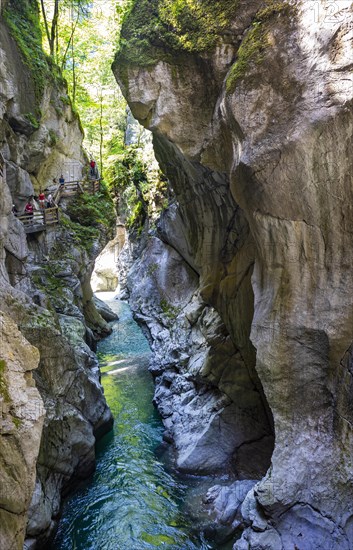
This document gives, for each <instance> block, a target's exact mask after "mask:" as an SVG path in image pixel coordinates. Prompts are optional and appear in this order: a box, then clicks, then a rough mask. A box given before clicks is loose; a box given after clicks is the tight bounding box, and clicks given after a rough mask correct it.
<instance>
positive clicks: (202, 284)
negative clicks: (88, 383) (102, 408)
mask: <svg viewBox="0 0 353 550" xmlns="http://www.w3.org/2000/svg"><path fill="white" fill-rule="evenodd" d="M172 4H173V3H167V2H163V0H160V1H158V2H157V1H154V2H151V3H146V2H144V1H143V0H140V1H137V2H136V3H135V7H134V8H133V9H132V10H131V12H130V14H129V16H128V18H127V19H126V21H125V24H124V27H123V31H122V41H121V49H120V52H119V54H118V56H117V58H116V61H115V64H114V71H115V74H116V76H117V80H118V82H119V83H120V85H121V87H122V90H123V92H124V94H125V96H126V98H127V100H128V103H129V105H130V107H131V110H132V112H133V114H134V116H136V117H137V118H138V119H139V120H140V122H141V123H142V124H144V125H145V126H146V127H148V128H150V129H151V130H152V132H153V134H154V145H155V151H156V155H157V158H158V160H159V162H160V164H161V166H162V168H163V170H164V171H165V173H166V174H167V176H168V178H169V180H170V182H171V184H172V186H173V190H174V192H175V195H176V198H177V204H176V205H175V207H173V208H172V209H170V210H169V211H167V212H166V213H165V215H164V217H163V218H162V222H161V230H160V236H161V238H162V239H163V241H165V242H166V243H168V245H169V246H172V247H173V248H174V249H175V250H176V251H177V252H178V254H179V255H180V256H181V258H182V259H183V260H184V261H185V262H186V263H187V264H188V265H189V266H190V267H191V268H192V269H193V270H194V271H195V272H196V274H197V276H198V277H199V281H198V286H199V289H198V294H199V295H200V296H201V299H202V301H203V302H204V303H205V304H206V305H207V307H211V308H214V310H215V311H217V313H218V315H219V316H220V318H221V320H222V322H223V323H224V326H225V328H226V330H227V332H228V334H229V336H230V339H231V341H232V345H233V346H234V348H235V352H236V354H237V355H238V357H239V361H238V362H237V363H236V364H234V365H232V367H231V368H230V371H231V374H230V378H231V379H233V380H234V378H236V377H239V379H240V380H241V384H240V387H239V394H237V395H233V396H231V399H232V400H234V401H233V405H232V407H233V411H234V412H233V415H235V417H236V415H237V412H236V411H240V410H241V399H242V397H243V398H244V399H247V398H248V396H249V392H250V394H251V393H252V394H254V395H255V393H256V394H257V397H256V403H257V405H256V407H255V406H252V407H250V409H249V410H248V413H249V414H248V417H247V418H246V419H245V421H244V415H241V414H239V419H238V420H237V426H238V429H241V430H244V440H243V444H244V445H246V444H247V442H248V441H252V440H254V439H255V433H254V430H255V427H256V425H257V423H258V422H259V421H260V422H263V423H264V422H265V421H267V427H268V429H270V428H271V419H270V417H269V415H268V408H267V407H268V406H269V409H270V410H271V413H272V415H273V421H274V431H275V448H274V451H273V455H272V461H271V466H270V468H269V469H268V472H267V474H266V476H265V477H264V478H263V479H262V480H261V481H260V482H259V483H258V484H257V485H256V486H255V487H254V489H253V490H252V491H250V493H249V494H248V496H247V498H246V500H245V502H244V504H243V507H242V514H243V518H244V522H245V525H246V526H247V529H246V530H245V532H244V533H243V536H242V538H241V540H240V541H238V542H237V543H236V544H235V548H237V549H243V548H244V549H245V548H258V549H260V548H261V549H269V548H271V550H274V549H277V548H278V549H281V548H283V549H285V550H286V549H287V548H290V547H296V548H305V549H309V548H310V549H315V548H317V549H319V548H320V549H323V548H324V549H337V550H338V549H341V548H346V549H348V548H351V547H352V545H353V530H352V525H353V509H352V496H353V489H352V463H351V456H352V450H353V449H352V437H353V434H352V420H353V418H352V412H353V411H352V397H353V396H352V360H353V359H352V355H353V354H352V347H353V346H352V326H353V323H352V312H353V299H352V295H353V293H352V290H353V275H352V261H353V247H352V230H351V227H352V225H353V211H352V207H351V204H352V199H353V197H352V189H353V187H352V173H353V172H352V156H351V154H350V151H351V149H352V141H353V139H352V136H353V116H352V96H353V84H352V73H351V67H352V65H351V63H352V7H351V2H348V1H342V2H336V3H332V4H330V6H328V4H327V3H326V2H324V1H319V2H316V3H315V6H312V5H311V3H310V2H305V1H298V2H272V1H270V0H268V1H261V0H258V1H254V2H251V3H249V2H245V1H239V2H237V3H236V5H234V3H232V4H233V10H232V11H231V12H230V11H229V10H228V8H229V2H218V3H217V6H213V7H212V6H210V5H209V4H208V3H204V4H203V3H199V4H197V7H193V5H191V4H190V5H189V4H188V7H187V11H186V12H185V13H187V15H185V13H184V18H183V16H182V15H180V12H178V11H177V10H175V11H174V12H173V9H172V7H171V6H172ZM195 6H196V5H195ZM146 10H147V11H148V10H150V19H148V18H147V17H146V13H147V12H146ZM168 10H169V11H168ZM193 10H196V11H194V12H193ZM197 10H199V11H197ZM212 10H213V11H214V10H220V11H221V12H222V13H223V15H224V18H223V19H217V17H218V16H219V15H220V12H219V11H216V16H217V17H215V14H214V13H213V11H212ZM222 10H223V11H222ZM178 13H179V15H178ZM217 14H218V15H217ZM149 21H150V22H151V23H150V24H149ZM210 21H211V23H210ZM203 22H206V23H203ZM207 22H208V23H207ZM138 24H140V25H141V26H142V27H143V29H144V31H145V36H147V38H148V40H142V39H141V36H142V34H143V33H140V34H139V33H138V32H137V31H136V29H137V27H138ZM203 24H206V25H207V24H209V25H210V26H211V27H212V32H211V33H210V36H209V38H210V40H209V42H208V43H205V41H203V40H202V36H203V35H202V32H201V31H202V25H203ZM217 24H218V27H217ZM195 29H196V30H195ZM197 31H199V33H198V34H197ZM188 39H189V40H188ZM192 40H194V41H192ZM214 322H215V321H213V323H214ZM163 345H164V346H165V344H163ZM211 348H212V349H214V348H215V346H214V344H211ZM191 361H192V358H191ZM218 364H219V362H218V360H217V361H216V364H215V366H213V367H212V368H211V377H212V378H213V381H215V379H216V378H217V377H216V376H215V373H216V372H217V365H218ZM190 366H191V364H190V361H189V363H188V362H187V361H186V368H187V369H188V368H190ZM161 376H162V377H163V374H162V375H161ZM203 378H204V375H203ZM171 384H173V380H172V381H171ZM215 384H216V385H217V381H216V382H215ZM158 391H159V390H158V389H157V394H158ZM167 400H168V396H167V395H166V394H165V396H164V398H163V400H162V402H161V403H160V407H161V409H162V410H163V406H164V405H165V403H166V402H167ZM170 402H171V400H170V399H169V401H168V404H170ZM259 402H260V404H259ZM180 406H182V407H183V409H182V411H183V410H184V411H185V409H186V407H187V406H188V405H187V404H185V402H184V403H180V402H178V407H180ZM175 411H176V410H175V409H174V412H175ZM181 414H185V413H183V412H181ZM199 415H200V418H201V415H202V411H201V410H200V411H199ZM249 417H250V418H251V417H252V418H253V421H252V422H249ZM218 437H219V433H218V434H217V432H215V433H214V434H213V440H212V442H211V444H210V443H209V442H208V444H209V445H210V447H209V448H210V449H212V448H216V447H217V446H218V444H219V442H218V440H217V438H218ZM212 445H213V447H212ZM238 450H239V448H237V446H236V445H235V446H234V448H233V450H232V452H233V453H235V460H238V458H239V457H238V458H237V452H238ZM179 460H180V457H179ZM239 460H240V458H239Z"/></svg>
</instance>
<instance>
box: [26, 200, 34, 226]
mask: <svg viewBox="0 0 353 550" xmlns="http://www.w3.org/2000/svg"><path fill="white" fill-rule="evenodd" d="M25 216H27V218H28V221H29V222H30V223H32V222H33V204H32V201H31V199H28V201H27V204H26V206H25Z"/></svg>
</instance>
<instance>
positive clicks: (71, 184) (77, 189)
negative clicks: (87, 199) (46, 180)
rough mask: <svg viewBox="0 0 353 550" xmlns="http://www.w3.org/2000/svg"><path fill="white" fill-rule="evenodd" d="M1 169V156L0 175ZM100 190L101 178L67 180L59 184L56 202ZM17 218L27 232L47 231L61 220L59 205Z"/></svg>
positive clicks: (93, 193) (95, 192) (92, 193)
mask: <svg viewBox="0 0 353 550" xmlns="http://www.w3.org/2000/svg"><path fill="white" fill-rule="evenodd" d="M1 170H2V165H1V157H0V176H1V175H2V173H1ZM99 191H100V179H98V180H96V179H88V180H85V181H81V180H74V181H66V182H65V183H64V184H63V185H58V187H57V189H56V191H54V194H53V198H54V202H55V204H56V205H58V204H59V202H60V201H61V199H66V198H71V197H75V196H76V195H78V194H81V193H88V194H90V195H96V194H97V193H99ZM17 219H18V220H20V221H21V222H22V223H23V225H24V229H25V232H26V233H27V234H28V233H39V232H40V231H47V229H48V228H49V227H51V226H55V225H57V224H58V223H59V222H60V214H59V207H58V206H54V207H53V208H43V209H40V210H34V212H33V215H31V214H22V215H21V216H17Z"/></svg>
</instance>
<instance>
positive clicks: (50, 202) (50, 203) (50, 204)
mask: <svg viewBox="0 0 353 550" xmlns="http://www.w3.org/2000/svg"><path fill="white" fill-rule="evenodd" d="M46 191H48V189H46ZM54 206H56V204H55V201H54V198H53V195H52V194H51V193H49V195H48V196H47V208H54Z"/></svg>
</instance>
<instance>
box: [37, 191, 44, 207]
mask: <svg viewBox="0 0 353 550" xmlns="http://www.w3.org/2000/svg"><path fill="white" fill-rule="evenodd" d="M38 200H39V207H40V208H43V209H44V208H45V194H44V193H43V191H42V190H40V192H39V196H38Z"/></svg>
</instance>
